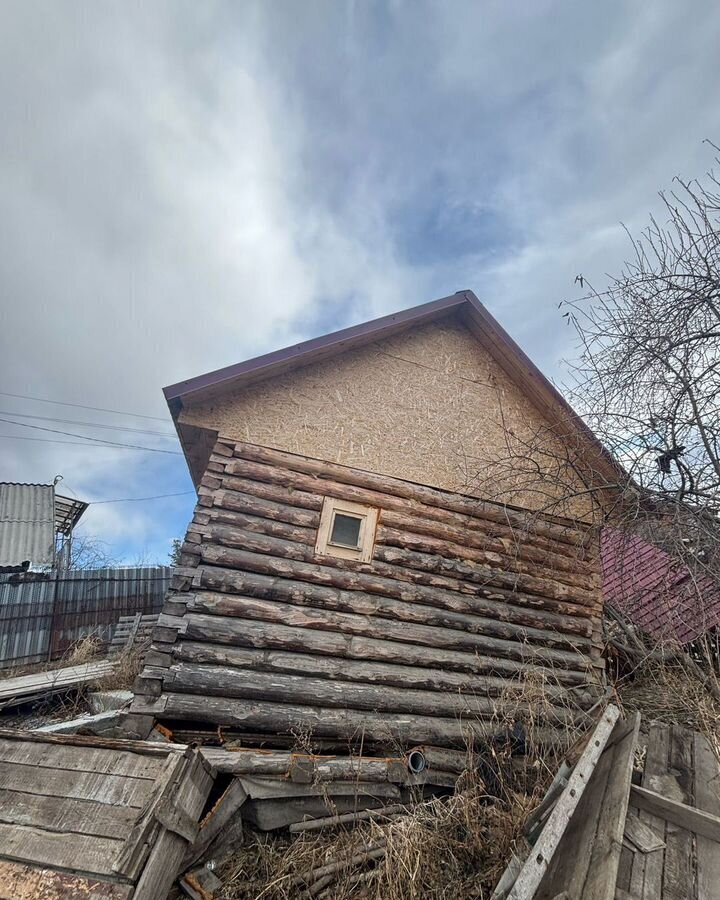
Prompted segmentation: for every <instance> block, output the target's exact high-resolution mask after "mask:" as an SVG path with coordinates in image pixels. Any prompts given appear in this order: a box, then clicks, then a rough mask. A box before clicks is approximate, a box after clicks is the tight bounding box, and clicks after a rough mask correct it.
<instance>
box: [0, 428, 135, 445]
mask: <svg viewBox="0 0 720 900" xmlns="http://www.w3.org/2000/svg"><path fill="white" fill-rule="evenodd" d="M18 424H20V423H18ZM0 440H9V441H35V442H37V443H39V444H67V445H68V446H69V447H94V448H95V449H96V450H114V449H116V448H115V447H113V446H111V445H108V444H90V443H88V442H86V441H60V440H57V439H56V438H38V437H29V436H28V435H26V434H0ZM118 449H122V447H120V448H118ZM127 449H130V450H135V449H136V448H135V447H128V448H127ZM140 449H145V448H140Z"/></svg>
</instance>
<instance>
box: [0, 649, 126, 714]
mask: <svg viewBox="0 0 720 900" xmlns="http://www.w3.org/2000/svg"><path fill="white" fill-rule="evenodd" d="M113 668H114V663H113V662H111V661H108V660H106V659H100V660H96V661H94V662H88V663H82V664H80V665H78V666H61V667H60V668H57V669H51V670H49V671H47V672H35V673H33V674H32V675H18V676H16V677H15V678H2V679H0V709H6V708H9V707H11V706H20V705H21V704H23V703H31V702H33V701H34V700H41V699H45V698H46V697H50V696H51V695H52V694H60V693H64V692H67V691H73V690H79V689H80V688H82V687H87V686H88V685H90V684H93V683H94V682H96V681H100V680H101V679H102V678H105V677H106V676H108V675H110V674H112V671H113Z"/></svg>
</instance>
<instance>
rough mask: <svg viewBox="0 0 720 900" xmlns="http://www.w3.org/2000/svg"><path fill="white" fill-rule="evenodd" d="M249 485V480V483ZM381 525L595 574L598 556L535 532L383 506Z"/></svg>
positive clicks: (551, 566) (556, 568) (555, 568)
mask: <svg viewBox="0 0 720 900" xmlns="http://www.w3.org/2000/svg"><path fill="white" fill-rule="evenodd" d="M250 483H251V484H252V482H250ZM380 523H381V525H382V526H383V527H385V528H388V529H393V530H395V531H399V532H402V533H403V534H406V535H412V536H413V537H428V538H430V539H431V540H432V539H436V540H441V541H447V542H449V543H450V544H455V545H457V546H459V547H467V548H472V549H474V550H477V551H479V552H486V553H497V554H499V555H501V556H504V557H507V558H509V559H511V560H523V561H525V562H527V563H531V564H533V563H534V564H536V565H539V566H540V567H541V568H547V569H550V570H552V571H555V572H571V573H572V574H574V575H588V576H592V575H596V574H597V571H596V570H597V565H596V563H597V555H596V554H593V553H590V552H588V550H584V551H580V550H575V549H572V550H568V548H567V547H566V546H565V545H564V544H558V543H557V542H554V541H547V540H542V539H540V538H538V537H537V535H533V534H532V533H529V534H518V533H516V532H515V533H510V532H509V530H506V529H503V528H499V527H494V526H492V527H488V528H487V530H485V529H483V528H482V527H479V526H481V525H482V523H478V522H476V523H475V527H474V528H473V527H468V523H467V522H466V521H464V520H463V519H460V520H459V521H458V522H454V521H444V522H441V521H438V520H437V519H427V518H421V517H420V516H416V515H411V514H409V513H407V512H401V511H399V510H396V509H383V510H382V511H381V513H380Z"/></svg>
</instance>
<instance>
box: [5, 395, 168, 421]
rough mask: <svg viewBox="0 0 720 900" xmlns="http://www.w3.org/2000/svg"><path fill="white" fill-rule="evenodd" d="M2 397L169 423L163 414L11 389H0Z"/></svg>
mask: <svg viewBox="0 0 720 900" xmlns="http://www.w3.org/2000/svg"><path fill="white" fill-rule="evenodd" d="M0 396H2V397H15V399H17V400H32V401H34V402H35V403H51V404H54V405H55V406H74V407H75V408H76V409H91V410H93V411H94V412H105V413H112V414H113V415H116V416H132V417H133V418H135V419H154V420H155V421H157V422H165V423H167V418H166V417H162V416H148V415H146V414H145V413H133V412H126V411H123V410H120V409H106V408H105V407H103V406H86V405H85V404H84V403H68V402H66V401H63V400H50V399H48V398H47V397H31V396H30V395H28V394H11V393H10V392H9V391H0Z"/></svg>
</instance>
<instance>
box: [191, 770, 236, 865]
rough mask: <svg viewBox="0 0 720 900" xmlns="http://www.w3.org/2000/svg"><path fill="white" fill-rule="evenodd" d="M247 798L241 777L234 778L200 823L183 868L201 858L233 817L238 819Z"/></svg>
mask: <svg viewBox="0 0 720 900" xmlns="http://www.w3.org/2000/svg"><path fill="white" fill-rule="evenodd" d="M246 800H247V792H246V790H245V788H244V787H243V786H242V782H241V781H240V779H239V778H233V780H232V781H231V782H230V784H229V785H228V786H227V788H226V789H225V791H224V792H223V794H222V795H221V797H220V799H219V800H218V801H217V803H215V805H214V806H213V808H212V809H211V810H210V812H208V814H207V815H206V816H205V818H204V819H203V820H202V822H201V823H200V832H199V834H198V836H197V839H196V840H195V842H194V844H192V846H191V847H189V848H188V850H187V852H186V855H185V859H184V861H183V868H185V869H187V868H189V867H190V866H192V865H193V864H194V863H195V862H197V861H198V860H200V859H201V858H202V856H203V855H204V854H205V852H206V851H207V850H208V848H209V847H210V845H211V844H212V842H213V841H214V840H215V838H216V837H217V836H218V835H219V834H220V832H221V831H222V830H223V829H224V828H226V827H227V826H228V824H229V823H230V820H231V819H234V818H235V819H236V818H237V817H238V816H239V815H240V813H239V812H238V811H239V809H240V807H241V806H242V805H243V803H244V802H245V801H246Z"/></svg>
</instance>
